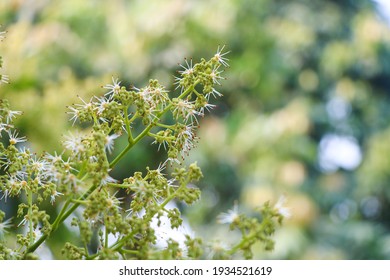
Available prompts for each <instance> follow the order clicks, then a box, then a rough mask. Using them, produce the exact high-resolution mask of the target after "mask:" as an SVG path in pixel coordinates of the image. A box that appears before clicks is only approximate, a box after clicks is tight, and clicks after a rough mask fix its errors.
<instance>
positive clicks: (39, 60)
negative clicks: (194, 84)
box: [0, 0, 390, 259]
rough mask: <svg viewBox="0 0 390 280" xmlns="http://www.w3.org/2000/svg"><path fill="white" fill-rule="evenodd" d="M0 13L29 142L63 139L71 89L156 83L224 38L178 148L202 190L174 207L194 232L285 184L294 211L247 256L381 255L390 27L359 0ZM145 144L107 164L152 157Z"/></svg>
mask: <svg viewBox="0 0 390 280" xmlns="http://www.w3.org/2000/svg"><path fill="white" fill-rule="evenodd" d="M0 23H1V24H2V29H4V30H7V31H8V33H7V38H6V39H5V40H4V42H3V43H2V44H1V45H0V51H1V53H2V54H3V57H4V61H5V64H4V72H6V73H7V74H8V75H9V76H10V80H11V84H10V85H8V86H5V87H2V88H1V95H2V97H7V98H8V99H10V102H11V104H12V106H13V108H15V110H22V111H24V115H23V116H22V117H20V118H19V119H18V121H19V123H18V125H19V128H20V129H21V131H22V133H23V134H24V135H27V137H28V139H29V140H30V142H29V143H30V145H31V146H32V147H33V148H34V149H35V150H36V151H37V152H42V151H50V152H51V151H53V150H59V151H60V150H62V148H61V142H60V139H61V134H63V133H64V131H66V130H70V129H71V123H70V122H68V118H67V115H66V114H65V113H64V112H65V111H66V108H65V105H70V104H71V103H72V102H74V101H76V99H77V95H80V96H82V97H83V98H89V97H90V96H91V95H92V94H102V93H103V91H102V90H101V89H100V86H101V85H104V84H106V83H109V82H110V80H111V76H114V77H119V78H120V79H121V80H122V81H123V84H125V85H130V84H134V85H135V86H137V87H141V86H143V85H145V84H146V83H147V81H148V79H149V78H158V79H159V80H160V81H161V83H163V84H165V85H167V87H169V86H170V85H171V84H172V82H173V79H174V78H173V75H174V73H175V71H176V70H177V69H178V66H177V63H181V62H182V61H183V58H184V57H187V58H190V57H193V58H194V59H198V58H200V57H202V56H206V57H208V56H209V55H210V54H213V52H214V51H215V50H216V48H217V46H218V45H226V49H227V50H230V51H231V52H230V54H229V55H228V57H229V60H230V61H229V62H230V69H229V70H228V73H227V76H228V80H227V81H226V83H224V86H223V87H222V88H221V89H220V91H221V92H222V93H223V94H224V98H223V99H222V101H220V103H219V104H218V108H217V109H216V110H214V111H213V113H212V116H211V117H207V118H205V119H203V120H202V121H201V123H200V125H201V129H200V135H199V136H200V138H201V141H200V143H199V146H198V148H197V149H196V150H193V151H192V153H191V155H190V157H189V159H188V161H193V160H197V161H198V164H199V165H200V166H201V167H202V170H203V173H204V175H205V178H204V179H203V181H202V182H201V183H200V186H201V188H202V189H203V198H202V200H201V201H200V202H199V203H198V205H196V206H195V207H189V208H188V209H187V208H186V207H185V206H183V211H184V212H185V213H186V215H187V217H188V219H189V220H190V222H191V224H192V226H193V228H194V230H195V231H196V232H197V233H199V234H202V233H203V234H204V235H205V236H208V237H211V238H216V237H217V236H218V233H219V231H220V228H221V226H220V225H218V226H216V225H215V216H216V215H217V214H218V213H219V212H220V211H226V209H228V208H230V207H231V206H232V205H233V201H234V200H237V201H238V203H239V207H240V210H241V211H247V209H249V208H251V207H256V206H258V205H260V204H261V203H263V202H265V201H267V200H271V201H273V202H275V201H276V200H277V198H278V197H279V196H280V195H281V194H284V195H286V197H287V199H288V206H289V207H290V208H291V211H292V213H293V217H292V218H291V219H290V220H288V221H287V223H286V225H285V226H284V227H283V228H282V229H281V230H279V232H278V233H277V236H276V241H277V243H276V249H275V251H274V252H273V253H271V254H270V253H264V252H263V251H262V250H261V248H259V251H258V252H257V253H256V256H255V257H257V258H280V259H387V258H390V232H389V227H390V219H389V215H390V214H389V213H390V211H389V210H390V203H389V201H390V188H389V183H388V182H389V181H390V180H389V179H390V160H389V156H388V155H390V145H388V142H387V141H389V139H390V125H389V124H390V110H389V109H388V108H389V106H390V95H389V92H390V79H389V75H390V44H389V39H390V30H389V26H388V24H387V23H386V22H385V21H384V20H383V19H382V18H381V17H380V15H379V14H378V12H377V8H376V6H375V4H374V3H373V2H371V1H366V0H354V1H352V0H342V1H341V0H340V1H320V0H294V1H281V0H274V1H270V0H244V1H239V0H226V1H215V0H208V1H203V0H202V1H190V0H189V1H180V0H168V1H157V0H152V1H140V0H138V1H137V0H134V1H125V0H113V1H98V0H85V1H76V0H68V1H48V0H39V1H23V0H3V1H1V3H0ZM170 88H171V89H173V88H174V87H173V86H170ZM143 144H144V145H141V146H140V147H139V148H138V149H137V150H135V151H133V152H132V153H131V154H130V155H129V156H128V157H127V158H126V159H125V160H124V161H123V162H121V163H120V164H119V165H118V168H117V169H116V170H113V172H114V173H113V174H114V176H115V177H116V178H123V177H125V176H128V175H129V174H132V173H133V172H134V171H135V170H144V169H145V167H146V166H148V165H150V166H153V167H155V166H157V165H158V162H159V160H160V158H159V153H158V152H157V148H156V147H155V146H152V145H150V144H151V143H150V142H149V143H148V142H147V141H145V142H144V143H143ZM120 145H125V139H123V141H122V143H118V146H120ZM118 150H120V148H119V149H118ZM114 156H115V154H114ZM1 203H3V201H1ZM224 230H226V229H224ZM226 238H227V240H228V239H229V238H234V232H232V235H231V236H227V237H226Z"/></svg>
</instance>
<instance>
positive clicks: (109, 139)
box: [104, 134, 120, 154]
mask: <svg viewBox="0 0 390 280" xmlns="http://www.w3.org/2000/svg"><path fill="white" fill-rule="evenodd" d="M119 136H120V135H119V134H111V135H107V136H106V139H105V143H104V147H105V148H106V150H107V152H108V153H110V154H111V153H112V150H113V149H114V140H115V139H116V138H118V137H119Z"/></svg>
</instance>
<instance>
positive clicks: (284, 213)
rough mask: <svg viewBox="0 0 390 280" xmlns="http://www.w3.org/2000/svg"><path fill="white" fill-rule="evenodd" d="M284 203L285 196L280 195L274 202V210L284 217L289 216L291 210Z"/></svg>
mask: <svg viewBox="0 0 390 280" xmlns="http://www.w3.org/2000/svg"><path fill="white" fill-rule="evenodd" d="M285 203H286V197H285V196H284V195H282V196H281V197H280V198H279V200H278V201H277V202H276V204H275V206H274V207H275V210H276V211H278V213H279V214H280V215H282V216H283V217H285V218H286V219H288V218H290V217H291V211H290V208H287V207H284V204H285Z"/></svg>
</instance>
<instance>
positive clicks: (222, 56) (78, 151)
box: [0, 32, 284, 259]
mask: <svg viewBox="0 0 390 280" xmlns="http://www.w3.org/2000/svg"><path fill="white" fill-rule="evenodd" d="M3 34H4V33H2V32H0V39H2V38H3ZM227 53H228V52H224V48H223V47H222V48H218V50H217V53H216V54H215V55H214V56H213V57H211V59H209V60H205V59H201V60H200V62H198V63H194V62H193V61H192V59H191V60H185V62H184V64H181V65H180V70H179V71H178V72H177V73H178V76H177V77H176V78H175V82H174V87H176V89H175V90H174V91H173V92H170V91H169V90H168V89H167V88H166V87H164V86H163V85H161V84H160V83H159V82H158V81H157V80H150V81H149V83H148V84H147V85H145V86H143V87H140V88H137V87H135V86H132V87H130V88H126V87H125V86H122V82H121V81H120V80H119V79H117V78H114V77H113V78H112V82H111V83H109V84H107V85H105V86H103V87H102V88H103V89H104V90H105V92H104V93H102V95H101V96H94V97H92V98H90V99H88V100H84V99H83V98H81V97H79V99H80V102H79V103H78V104H73V105H71V106H68V111H67V113H68V114H69V119H70V122H71V123H72V125H73V126H77V125H78V124H81V123H82V124H83V127H89V128H88V129H84V130H82V129H78V130H77V131H72V132H69V133H67V134H65V135H64V139H63V141H62V143H63V147H64V150H63V151H62V152H60V153H54V154H49V153H44V154H42V155H37V154H35V153H33V152H32V151H31V150H30V149H29V148H28V147H27V145H25V144H26V142H27V138H26V137H24V136H21V133H20V132H19V131H17V130H16V129H15V128H14V119H15V118H16V117H18V116H20V115H21V112H19V111H13V110H11V109H10V106H9V104H8V102H7V101H6V100H0V137H1V140H2V142H1V143H0V167H1V170H2V173H1V174H2V175H0V181H1V184H0V198H1V200H2V201H4V202H6V201H7V200H8V199H9V198H14V197H17V198H18V199H19V201H21V202H20V204H19V205H18V208H17V213H16V215H15V216H14V217H6V216H7V213H5V212H2V211H0V259H31V258H37V257H38V256H37V255H36V254H35V251H36V250H37V248H38V247H40V246H41V245H42V244H43V243H44V242H45V241H46V240H48V239H50V237H51V236H52V235H54V234H56V231H57V230H58V228H59V227H60V225H62V224H63V223H64V222H65V221H66V220H68V221H71V222H70V225H71V226H73V227H75V228H77V229H78V231H79V238H78V240H77V241H76V242H72V240H69V242H66V243H65V244H63V249H62V255H63V257H64V258H68V259H182V258H187V259H191V258H192V259H194V258H204V257H205V256H207V252H206V251H207V248H214V247H215V246H213V245H210V244H207V243H206V244H204V243H203V242H202V240H201V239H200V238H197V237H194V236H193V235H191V236H190V235H186V236H185V242H184V245H183V244H182V245H179V243H178V242H177V241H175V240H173V239H169V240H167V241H166V244H167V247H166V248H163V249H161V248H158V247H157V246H155V245H154V244H156V241H157V235H156V227H155V225H153V223H152V221H157V226H160V225H161V220H162V218H163V217H164V219H165V218H167V219H168V220H169V222H170V226H171V227H172V228H175V229H178V228H179V227H180V226H181V225H182V223H183V220H182V217H181V213H180V210H179V209H178V208H167V207H166V206H167V205H168V203H170V202H172V201H179V202H182V203H184V204H186V205H191V204H193V203H195V202H196V201H197V200H199V199H200V190H199V189H198V188H197V187H196V186H195V185H194V184H193V183H194V182H196V181H198V180H199V179H201V178H202V176H203V175H202V172H201V170H200V168H199V167H198V165H197V164H196V163H193V164H190V165H189V166H188V167H183V166H182V165H181V164H180V165H178V163H181V162H182V160H183V159H184V157H186V156H187V155H188V154H189V152H190V150H191V149H192V148H193V147H194V146H195V145H196V144H197V142H198V141H199V139H198V137H197V134H196V131H197V129H198V127H199V124H200V118H201V117H203V116H204V115H205V113H206V112H208V111H210V110H212V109H213V108H214V107H215V105H214V104H213V102H214V99H215V98H219V97H221V96H222V94H221V93H220V92H219V89H218V87H219V86H220V84H221V81H222V80H223V79H224V78H223V77H222V74H223V71H224V68H226V67H228V59H227V58H226V55H227ZM0 62H1V60H0ZM0 66H1V65H0ZM0 81H1V82H0V83H5V82H8V77H7V76H5V75H0ZM175 92H176V93H175ZM135 128H136V129H135ZM119 137H126V139H127V145H126V147H125V148H123V150H121V151H119V152H118V151H115V148H116V147H115V142H116V141H117V139H118V138H119ZM143 138H150V142H151V143H153V144H155V145H156V150H157V149H164V150H165V152H166V156H165V160H164V161H162V162H161V163H160V165H159V166H158V167H157V168H156V169H152V168H149V167H147V168H146V171H145V172H139V171H138V172H135V173H134V174H132V175H131V176H128V177H127V178H125V179H123V180H118V179H116V178H113V177H112V175H111V171H112V170H113V169H114V168H115V167H116V165H117V163H118V162H119V161H120V160H121V159H122V158H123V157H124V156H125V155H126V154H127V153H128V152H129V151H130V150H131V149H132V148H133V147H134V146H135V145H136V144H137V143H139V142H140V140H141V139H143ZM114 151H115V154H116V155H117V156H116V157H115V158H114V159H112V160H110V158H111V157H110V154H112V153H113V152H114ZM167 165H169V167H170V168H167ZM168 169H171V170H172V172H170V174H166V173H165V171H166V170H168ZM119 194H120V195H119ZM56 208H57V209H58V211H56ZM48 209H50V211H48ZM283 211H284V208H282V207H281V205H277V207H276V208H275V207H274V208H272V207H270V206H269V205H266V206H265V208H263V210H262V220H257V219H252V218H251V219H249V218H246V217H245V215H243V214H239V213H238V206H237V205H236V206H235V208H234V209H233V210H230V211H228V213H226V214H222V215H221V216H220V217H219V218H220V219H219V220H220V222H221V223H229V224H230V228H231V229H232V230H234V229H239V230H240V231H241V232H242V233H245V234H244V235H243V239H242V241H240V242H238V244H237V245H235V246H231V247H226V249H224V254H223V256H226V257H233V256H234V254H236V253H238V252H242V253H243V256H244V257H247V258H248V257H250V256H251V251H250V247H251V246H252V245H253V244H254V243H255V242H257V241H260V242H263V243H264V244H265V247H266V249H272V245H273V243H272V240H271V238H270V235H272V233H273V232H274V230H275V223H276V221H277V220H280V219H281V214H280V213H281V212H283ZM49 213H51V214H49ZM53 213H54V214H53ZM282 214H283V213H282ZM11 228H14V229H15V228H23V229H24V230H20V231H19V232H23V233H19V234H17V236H16V242H17V244H18V246H17V247H16V248H13V249H11V248H8V247H7V246H6V243H5V242H3V240H4V239H5V238H6V236H7V235H8V234H9V232H10V231H11ZM96 244H98V245H97V246H96ZM183 246H185V247H184V248H183ZM216 256H220V257H221V256H222V255H221V254H219V255H216Z"/></svg>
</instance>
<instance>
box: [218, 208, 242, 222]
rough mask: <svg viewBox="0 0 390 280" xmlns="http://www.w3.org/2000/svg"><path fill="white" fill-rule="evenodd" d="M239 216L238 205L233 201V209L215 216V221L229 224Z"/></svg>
mask: <svg viewBox="0 0 390 280" xmlns="http://www.w3.org/2000/svg"><path fill="white" fill-rule="evenodd" d="M239 218H240V215H239V214H238V205H237V203H235V204H234V206H233V209H231V210H228V211H227V213H221V214H219V215H218V217H217V221H218V223H220V224H231V223H233V222H234V221H236V220H237V219H239Z"/></svg>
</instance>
